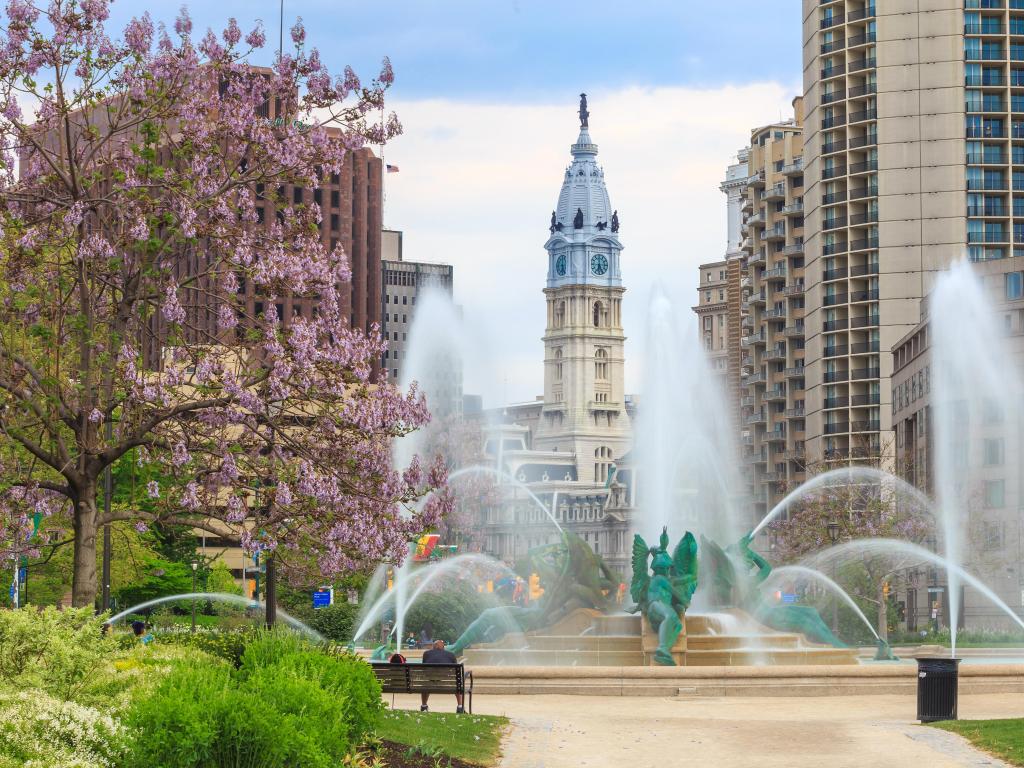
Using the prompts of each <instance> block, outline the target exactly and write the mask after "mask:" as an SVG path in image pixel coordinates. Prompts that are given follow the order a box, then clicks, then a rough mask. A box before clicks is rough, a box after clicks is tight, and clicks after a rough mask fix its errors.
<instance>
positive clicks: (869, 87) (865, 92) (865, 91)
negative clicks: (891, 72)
mask: <svg viewBox="0 0 1024 768" xmlns="http://www.w3.org/2000/svg"><path fill="white" fill-rule="evenodd" d="M873 93H878V84H877V83H867V84H865V85H855V86H853V87H852V88H850V90H849V92H848V94H847V95H848V97H849V98H851V99H856V98H858V97H860V96H870V95H871V94H873Z"/></svg>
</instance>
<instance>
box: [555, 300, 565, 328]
mask: <svg viewBox="0 0 1024 768" xmlns="http://www.w3.org/2000/svg"><path fill="white" fill-rule="evenodd" d="M564 325H565V302H564V301H560V302H558V305H557V306H556V307H555V328H562V327H563V326H564Z"/></svg>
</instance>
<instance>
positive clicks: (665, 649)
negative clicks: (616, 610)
mask: <svg viewBox="0 0 1024 768" xmlns="http://www.w3.org/2000/svg"><path fill="white" fill-rule="evenodd" d="M668 544H669V538H668V529H667V528H663V529H662V531H661V539H660V541H659V546H657V547H650V548H648V547H647V542H645V541H644V540H643V539H642V538H641V537H640V534H635V535H634V536H633V580H632V582H631V583H630V588H629V594H630V597H632V598H633V601H634V602H635V603H636V605H635V606H634V607H633V608H632V609H631V610H630V613H636V612H637V611H640V612H641V613H642V614H643V616H644V618H645V619H646V620H647V621H648V622H649V623H650V625H651V628H652V629H653V630H654V631H655V632H657V633H658V650H657V651H655V652H654V660H655V661H656V662H658V663H659V664H663V665H665V666H675V660H674V659H673V658H672V646H673V644H674V643H675V641H676V638H677V637H679V633H680V632H682V630H683V622H682V619H681V618H680V617H681V616H682V615H684V614H685V613H686V609H687V608H689V607H690V598H691V597H693V592H694V590H695V589H697V540H696V539H694V537H693V534H692V533H690V532H689V531H687V533H686V535H685V536H684V537H683V538H682V539H681V540H680V541H679V543H678V544H676V548H675V550H674V551H673V553H672V556H671V557H669V554H668ZM648 558H652V559H651V563H650V570H651V572H652V574H653V575H650V574H648V572H647V570H648V565H647V564H648Z"/></svg>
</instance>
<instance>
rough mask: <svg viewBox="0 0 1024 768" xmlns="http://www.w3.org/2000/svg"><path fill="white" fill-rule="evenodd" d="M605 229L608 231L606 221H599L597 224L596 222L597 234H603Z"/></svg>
mask: <svg viewBox="0 0 1024 768" xmlns="http://www.w3.org/2000/svg"><path fill="white" fill-rule="evenodd" d="M606 229H608V222H607V221H599V222H597V231H598V232H604V231H605V230H606Z"/></svg>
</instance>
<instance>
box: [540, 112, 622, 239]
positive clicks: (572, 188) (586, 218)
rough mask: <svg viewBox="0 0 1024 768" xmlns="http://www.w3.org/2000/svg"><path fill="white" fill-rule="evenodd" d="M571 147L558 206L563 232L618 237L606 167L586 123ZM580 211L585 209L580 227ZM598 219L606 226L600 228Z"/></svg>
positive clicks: (568, 234)
mask: <svg viewBox="0 0 1024 768" xmlns="http://www.w3.org/2000/svg"><path fill="white" fill-rule="evenodd" d="M571 151H572V158H573V159H572V163H571V164H570V165H569V167H568V168H566V170H565V178H564V179H563V181H562V191H561V192H560V193H559V195H558V205H557V207H556V208H555V218H556V220H557V221H558V222H560V223H561V224H562V225H563V229H562V234H563V235H565V236H566V237H567V238H570V239H574V238H573V235H574V234H582V235H583V236H584V237H590V236H592V235H594V234H596V233H597V232H603V233H604V234H606V235H609V236H611V237H616V236H615V235H612V233H611V219H612V205H611V202H610V201H609V199H608V190H607V188H606V187H605V185H604V171H603V170H602V169H601V166H599V165H598V164H597V145H596V144H594V142H593V141H592V140H591V138H590V133H589V130H588V129H587V127H586V126H584V127H583V128H581V129H580V135H579V137H578V138H577V139H576V143H575V144H573V145H572V148H571ZM577 211H582V212H583V227H582V228H581V229H576V228H575V227H574V226H573V221H574V219H575V218H576V213H577ZM598 223H601V224H603V225H605V226H603V227H601V228H599V227H598V226H597V225H598Z"/></svg>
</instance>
